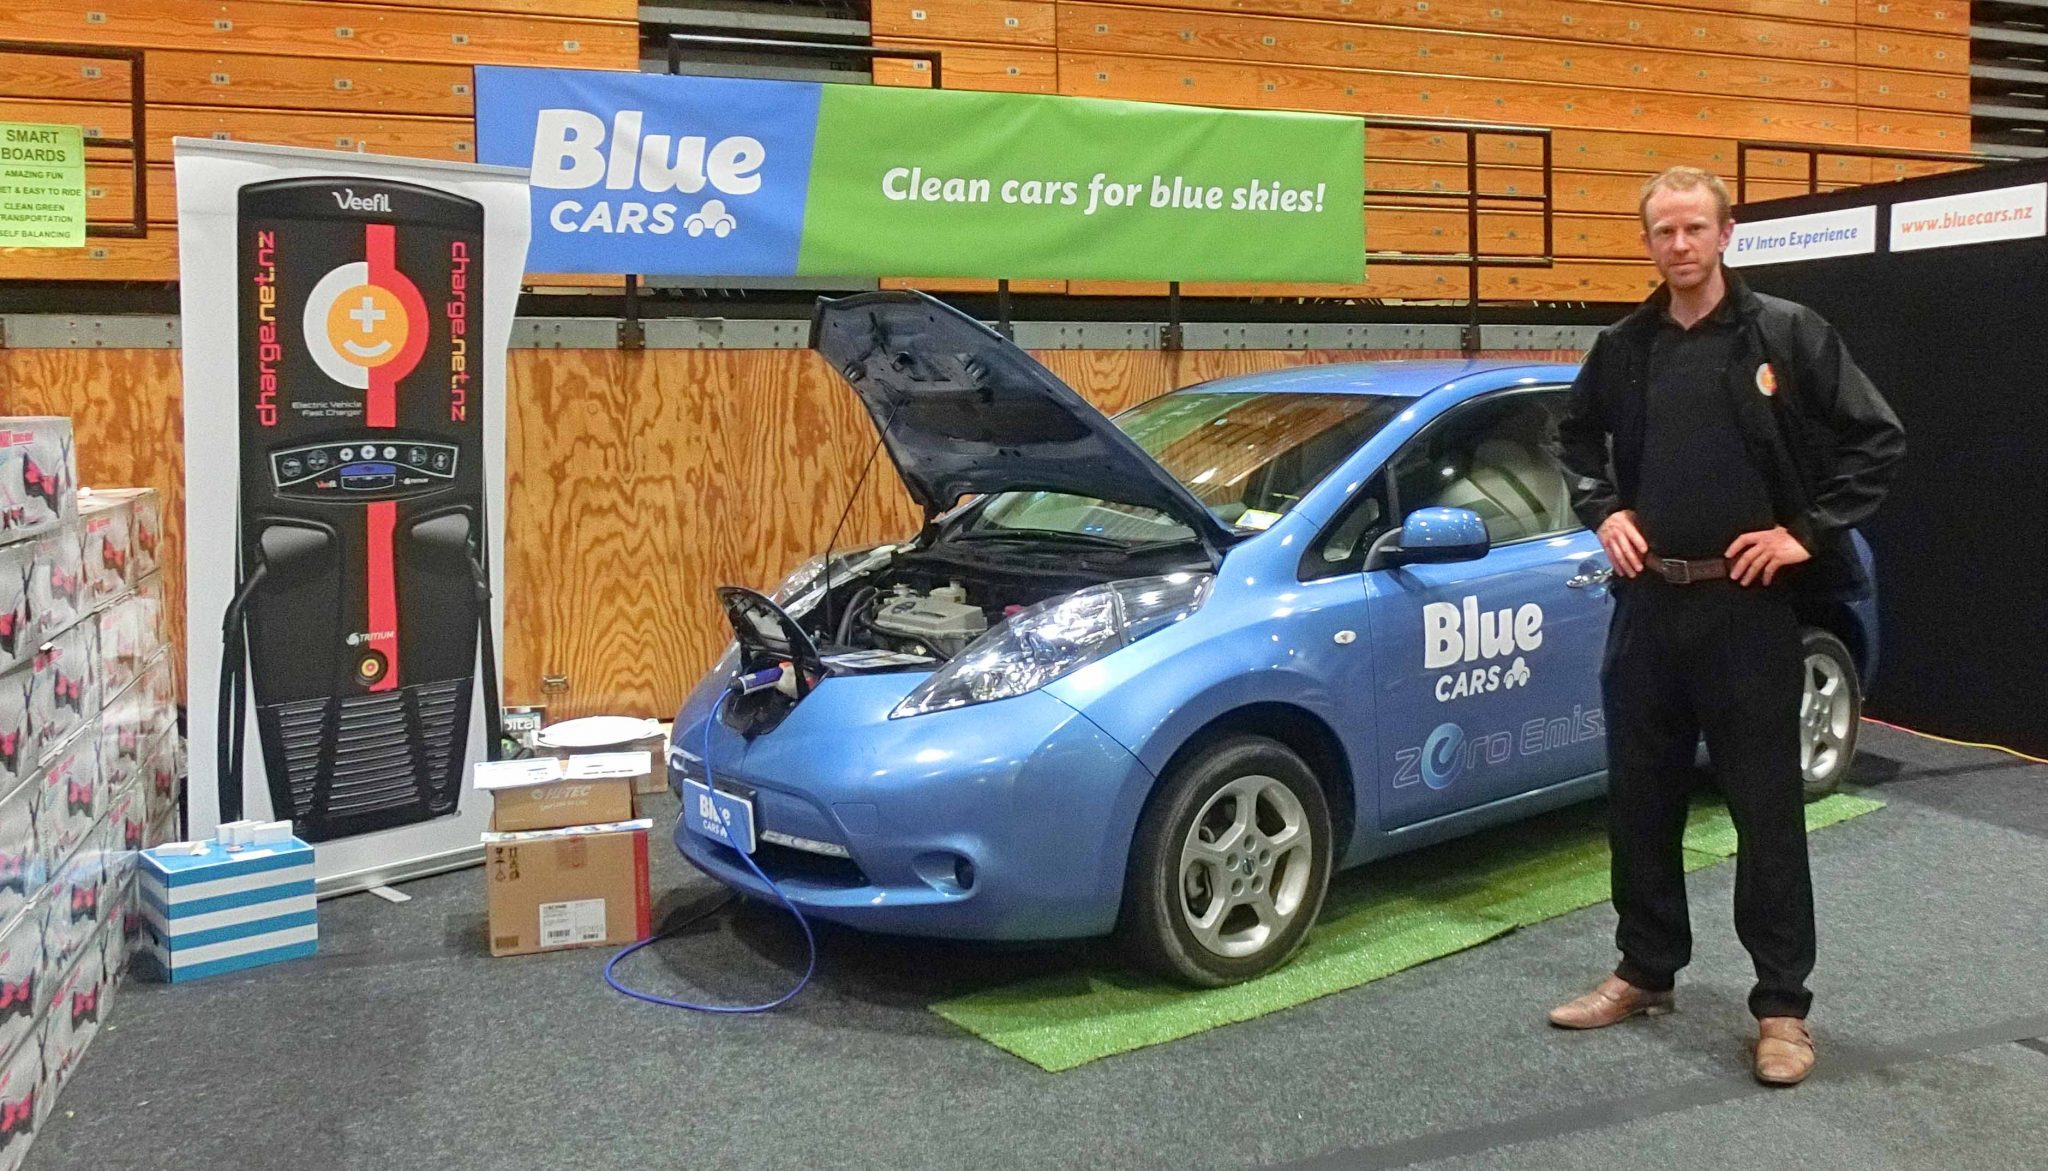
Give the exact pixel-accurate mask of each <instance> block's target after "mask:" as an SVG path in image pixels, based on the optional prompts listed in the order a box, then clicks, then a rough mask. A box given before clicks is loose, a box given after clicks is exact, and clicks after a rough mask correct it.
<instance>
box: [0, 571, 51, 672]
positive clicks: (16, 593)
mask: <svg viewBox="0 0 2048 1171" xmlns="http://www.w3.org/2000/svg"><path fill="white" fill-rule="evenodd" d="M35 577H36V546H35V542H33V541H24V542H21V543H20V544H15V545H0V669H4V668H7V667H11V666H13V665H14V664H16V663H21V662H26V661H27V660H28V659H29V658H30V657H31V656H33V655H34V654H35V653H36V646H37V644H38V643H40V642H41V641H42V633H41V630H40V628H39V627H38V626H37V624H36V612H35V606H34V605H33V604H32V595H33V594H34V592H35V591H34V590H33V589H31V588H30V587H31V586H32V585H33V584H34V583H35Z"/></svg>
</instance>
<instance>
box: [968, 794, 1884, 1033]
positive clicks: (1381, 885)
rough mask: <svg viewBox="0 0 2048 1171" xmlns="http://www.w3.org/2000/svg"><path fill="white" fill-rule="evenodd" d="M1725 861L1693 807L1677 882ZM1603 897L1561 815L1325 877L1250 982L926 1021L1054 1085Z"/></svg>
mask: <svg viewBox="0 0 2048 1171" xmlns="http://www.w3.org/2000/svg"><path fill="white" fill-rule="evenodd" d="M1882 807H1883V803H1882V802H1879V801H1872V800H1870V799H1868V798H1864V797H1852V796H1847V795H1841V794H1837V795H1835V796H1832V797H1828V798H1826V799H1824V800H1821V801H1816V802H1814V803H1813V804H1811V805H1808V806H1807V807H1806V823H1807V827H1808V828H1809V829H1819V828H1822V827H1823V826H1828V825H1833V824H1835V823H1836V822H1839V821H1845V820H1847V819H1849V818H1851V817H1857V816H1860V815H1862V814H1865V813H1868V812H1870V811H1871V810H1873V809H1880V808H1882ZM1734 853H1735V829H1734V826H1733V825H1731V824H1730V823H1729V821H1728V814H1727V811H1726V810H1725V809H1723V808H1722V807H1721V806H1720V805H1718V804H1711V805H1700V806H1697V807H1695V808H1694V809H1693V811H1692V816H1691V819H1690V820H1689V822H1688V824H1687V826H1686V837H1685V868H1686V870H1687V871H1693V870H1700V869H1703V868H1705V867H1708V866H1713V865H1715V864H1717V863H1719V862H1721V861H1723V860H1724V859H1726V858H1729V857H1733V856H1734ZM1607 897H1608V881H1607V840H1606V834H1605V831H1604V829H1603V828H1602V825H1601V823H1600V822H1599V821H1598V819H1597V814H1596V813H1589V812H1588V811H1586V810H1584V809H1582V810H1579V811H1569V810H1568V811H1565V812H1564V813H1562V814H1553V815H1550V816H1548V817H1545V818H1541V819H1538V820H1536V821H1532V822H1528V823H1524V824H1523V825H1520V826H1508V827H1506V828H1503V829H1497V830H1491V831H1488V832H1486V833H1484V834H1479V835H1475V836H1473V837H1470V838H1464V839H1460V840H1458V841H1454V842H1449V843H1446V844H1444V845H1441V846H1436V847H1433V848H1431V849H1428V850H1423V851H1419V852H1417V853H1413V854H1407V855H1403V856H1401V857H1397V858H1391V859H1388V860H1386V861H1383V862H1379V863H1375V864H1373V865H1370V866H1366V867H1364V868H1362V869H1360V870H1357V871H1353V872H1351V873H1348V874H1342V875H1339V876H1337V878H1336V880H1335V881H1334V882H1332V883H1331V885H1330V894H1329V898H1328V900H1327V901H1326V902H1325V904H1324V906H1323V914H1322V919H1321V921H1320V922H1319V923H1317V925H1316V928H1315V930H1314V931H1313V932H1312V933H1311V934H1310V935H1309V940H1308V943H1307V945H1306V946H1305V947H1303V948H1302V950H1301V952H1300V954H1298V955H1296V956H1295V957H1294V960H1293V962H1291V963H1289V964H1288V965H1287V966H1285V967H1283V968H1281V969H1280V970H1279V971H1277V972H1274V973H1272V974H1270V975H1267V976H1264V977H1261V978H1260V979H1257V980H1252V981H1249V982H1247V983H1244V984H1238V985H1235V986H1233V987H1230V988H1216V989H1208V990H1194V989H1189V988H1185V987H1182V986H1180V985H1178V984H1169V983H1164V982H1162V981H1159V980H1155V979H1153V978H1151V977H1148V976H1142V975H1138V974H1136V973H1133V972H1129V971H1124V970H1119V969H1113V968H1112V969H1102V970H1091V971H1080V972H1073V973H1068V974H1064V975H1059V976H1050V977H1044V978H1040V979H1035V980H1029V981H1024V982H1021V983H1017V984H1010V985H1005V986H1003V987H999V988H992V989H988V990H985V991H981V992H974V993H970V994H968V995H965V996H959V997H954V998H952V999H950V1000H943V1001H940V1002H939V1003H937V1004H934V1005H932V1006H931V1008H932V1011H933V1012H935V1013H937V1014H939V1015H940V1016H942V1017H944V1018H946V1019H947V1020H949V1021H952V1022H953V1023H954V1024H956V1025H959V1026H960V1027H961V1028H963V1029H966V1030H967V1031H968V1032H970V1033H973V1034H974V1035H975V1036H978V1037H980V1038H982V1039H983V1040H985V1041H987V1042H989V1043H990V1044H992V1045H995V1046H997V1047H998V1048H1001V1049H1004V1050H1006V1051H1008V1052H1010V1053H1014V1054H1016V1055H1017V1056H1018V1057H1021V1058H1023V1059H1024V1060H1026V1061H1029V1062H1031V1063H1032V1064H1033V1065H1036V1066H1039V1067H1040V1068H1042V1069H1045V1070H1048V1071H1051V1072H1054V1073H1058V1072H1060V1071H1061V1070H1067V1069H1072V1068H1074V1067H1075V1066H1077V1065H1083V1064H1086V1063H1087V1062H1090V1061H1094V1060H1096V1059H1098V1058H1102V1057H1107V1056H1109V1055H1111V1054H1113V1053H1123V1052H1126V1051H1128V1050H1132V1049H1141V1048H1144V1047H1145V1046H1147V1045H1157V1044H1160V1043H1162V1042H1165V1041H1174V1040H1178V1039H1180V1038H1182V1037H1189V1036H1193V1035H1194V1034H1196V1033H1200V1032H1205V1031H1207V1030H1209V1029H1213V1028H1215V1027H1217V1026H1218V1025H1227V1024H1234V1023H1236V1022H1238V1021H1248V1020H1251V1019H1252V1018H1254V1017H1259V1016H1264V1015H1265V1014H1267V1013H1269V1012H1275V1011H1278V1010H1280V1009H1283V1008H1292V1007H1293V1006H1295V1005H1297V1004H1303V1003H1306V1002H1307V1001H1310V1000H1314V999H1315V998H1317V997H1319V996H1328V995H1329V994H1330V993H1332V992H1341V991H1343V990H1344V989H1346V988H1355V987H1357V986H1358V985H1360V984H1364V983H1368V982H1370V981H1373V980H1377V979H1379V978H1380V977H1382V976H1389V975H1392V974H1393V973H1395V972H1398V971H1401V970H1402V969H1404V968H1410V967H1414V966H1415V965H1416V964H1420V963H1424V962H1427V961H1429V960H1433V959H1438V958H1440V957H1442V956H1447V955H1450V954H1452V953H1453V952H1459V951H1463V950H1465V949H1466V948H1468V947H1474V946H1477V945H1478V944H1481V943H1484V942H1486V941H1487V940H1489V939H1492V938H1494V937H1496V936H1500V935H1505V934H1506V933H1508V932H1510V931H1513V930H1514V929H1516V928H1517V927H1526V926H1529V925H1531V924H1534V923H1541V922H1542V921H1544V920H1545V919H1551V918H1555V917H1556V916H1558V915H1562V914H1565V913H1566V912H1568V911H1576V910H1579V909H1580V908H1582V907H1590V906H1593V905H1595V904H1597V903H1602V902H1605V901H1606V900H1607Z"/></svg>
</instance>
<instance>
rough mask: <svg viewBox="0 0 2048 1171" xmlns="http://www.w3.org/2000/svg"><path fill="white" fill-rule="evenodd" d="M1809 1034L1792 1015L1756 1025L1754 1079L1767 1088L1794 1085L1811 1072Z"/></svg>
mask: <svg viewBox="0 0 2048 1171" xmlns="http://www.w3.org/2000/svg"><path fill="white" fill-rule="evenodd" d="M1813 1057H1814V1054H1813V1034H1812V1033H1810V1032H1808V1031H1807V1029H1806V1022H1805V1021H1803V1020H1800V1019H1799V1018H1798V1017H1796V1016H1767V1017H1761V1018H1759V1019H1758V1020H1757V1022H1756V1080H1758V1081H1760V1082H1762V1083H1763V1084H1765V1085H1767V1086H1796V1085H1798V1084H1799V1083H1800V1082H1803V1081H1805V1080H1806V1075H1807V1074H1810V1073H1812V1072H1813Z"/></svg>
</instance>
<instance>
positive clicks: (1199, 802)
mask: <svg viewBox="0 0 2048 1171" xmlns="http://www.w3.org/2000/svg"><path fill="white" fill-rule="evenodd" d="M1330 836H1331V829H1330V809H1329V802H1328V801H1327V800H1325V799H1324V796H1323V790H1322V787H1321V786H1320V785H1319V784H1317V782H1316V778H1315V774H1313V773H1312V772H1310V771H1309V767H1308V765H1307V764H1305V763H1303V761H1302V759H1301V757H1299V756H1297V755H1295V753H1294V752H1293V751H1291V750H1290V749H1288V748H1287V747H1286V746H1285V745H1283V744H1280V743H1277V742H1275V741H1272V740H1268V739H1266V738H1264V737H1262V736H1236V737H1232V738H1230V739H1227V740H1223V741H1220V742H1219V743H1217V744H1215V745H1213V746H1211V747H1210V748H1208V749H1207V750H1206V751H1204V752H1202V753H1201V754H1200V755H1199V756H1197V757H1196V758H1194V759H1192V760H1189V761H1186V762H1184V763H1183V764H1181V765H1179V766H1177V767H1176V768H1175V769H1174V770H1173V771H1172V772H1171V773H1170V774H1169V775H1168V776H1167V778H1166V779H1165V781H1164V782H1162V783H1161V785H1160V787H1159V789H1158V791H1157V792H1155V793H1154V794H1153V796H1152V800H1151V801H1150V802H1149V803H1148V804H1147V806H1146V808H1145V813H1144V816H1143V817H1141V818H1140V819H1139V822H1138V833H1137V838H1136V841H1135V842H1134V844H1133V847H1132V854H1131V865H1130V871H1129V874H1128V875H1127V877H1126V880H1125V885H1124V906H1123V914H1122V917H1121V919H1120V921H1119V922H1118V925H1117V933H1118V935H1119V937H1120V939H1121V941H1122V943H1123V945H1124V948H1125V951H1126V952H1127V953H1128V954H1129V955H1130V957H1131V958H1132V959H1133V960H1134V961H1135V962H1136V963H1138V964H1140V965H1141V966H1143V967H1146V968H1148V969H1150V970H1152V971H1154V972H1157V973H1159V974H1160V975H1163V976H1166V977H1168V978H1169V979H1174V980H1178V981H1181V982H1183V983H1187V984H1193V985H1196V986H1198V987H1204V988H1214V987H1219V986H1222V985H1225V984H1235V983H1237V982H1239V981H1242V980H1249V979H1251V978H1252V977H1254V976H1258V975H1261V974H1263V973H1265V972H1269V971H1271V970H1272V969H1274V968H1276V967H1279V966H1280V965H1281V964H1283V963H1285V962H1286V961H1287V959H1288V957H1290V956H1292V955H1293V954H1294V952H1295V951H1296V950H1297V949H1299V948H1300V946H1301V943H1302V940H1303V939H1304V938H1306V937H1307V935H1308V930H1309V928H1310V927H1311V926H1313V925H1314V924H1315V920H1316V915H1317V913H1318V912H1320V911H1321V910H1322V905H1323V894H1324V891H1325V890H1326V889H1327V888H1328V886H1329V881H1330V860H1331V850H1332V846H1333V843H1332V842H1331V840H1330Z"/></svg>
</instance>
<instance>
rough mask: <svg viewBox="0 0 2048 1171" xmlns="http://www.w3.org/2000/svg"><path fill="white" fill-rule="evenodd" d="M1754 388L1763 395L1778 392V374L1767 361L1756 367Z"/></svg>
mask: <svg viewBox="0 0 2048 1171" xmlns="http://www.w3.org/2000/svg"><path fill="white" fill-rule="evenodd" d="M1756 388H1757V389H1758V390H1760V391H1762V392H1763V393H1764V394H1765V395H1773V394H1776V393H1778V374H1777V372H1776V371H1775V370H1772V369H1771V364H1770V363H1769V362H1765V363H1763V364H1762V365H1760V366H1758V367H1757V368H1756Z"/></svg>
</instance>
